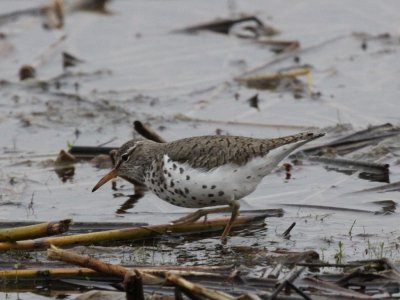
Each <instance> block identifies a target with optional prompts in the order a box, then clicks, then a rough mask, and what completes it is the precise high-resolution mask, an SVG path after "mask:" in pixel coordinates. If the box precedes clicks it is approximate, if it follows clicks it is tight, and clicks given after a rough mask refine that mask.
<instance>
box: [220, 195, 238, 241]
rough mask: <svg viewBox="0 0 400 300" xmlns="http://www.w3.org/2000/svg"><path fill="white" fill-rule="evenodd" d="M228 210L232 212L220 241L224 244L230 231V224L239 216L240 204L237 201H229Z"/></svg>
mask: <svg viewBox="0 0 400 300" xmlns="http://www.w3.org/2000/svg"><path fill="white" fill-rule="evenodd" d="M229 208H230V210H231V211H232V215H231V218H230V219H229V222H228V224H226V226H225V229H224V232H223V233H222V235H221V241H222V242H223V243H226V237H227V236H228V234H229V232H230V231H231V228H232V224H233V222H235V220H236V218H237V216H238V215H239V209H240V203H239V201H237V200H231V202H230V203H229Z"/></svg>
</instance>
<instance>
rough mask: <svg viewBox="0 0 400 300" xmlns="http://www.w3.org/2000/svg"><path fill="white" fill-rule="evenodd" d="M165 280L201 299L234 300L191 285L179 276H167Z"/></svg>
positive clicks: (218, 292) (231, 297) (214, 291)
mask: <svg viewBox="0 0 400 300" xmlns="http://www.w3.org/2000/svg"><path fill="white" fill-rule="evenodd" d="M166 280H167V282H168V283H170V284H173V285H175V286H178V287H180V288H182V289H183V290H188V291H190V292H191V293H193V294H195V295H199V296H201V297H206V298H207V299H211V300H234V299H235V297H233V296H231V295H228V294H226V293H224V292H221V291H217V290H211V289H208V288H205V287H203V286H201V285H199V284H195V283H192V282H190V281H188V280H186V279H183V278H182V277H180V276H176V275H174V274H167V277H166Z"/></svg>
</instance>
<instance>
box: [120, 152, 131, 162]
mask: <svg viewBox="0 0 400 300" xmlns="http://www.w3.org/2000/svg"><path fill="white" fill-rule="evenodd" d="M128 158H129V155H128V153H124V154H122V155H121V159H122V161H127V160H128Z"/></svg>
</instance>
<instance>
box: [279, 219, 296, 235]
mask: <svg viewBox="0 0 400 300" xmlns="http://www.w3.org/2000/svg"><path fill="white" fill-rule="evenodd" d="M294 226H296V222H293V223H292V225H290V226H289V228H288V229H286V230H285V231H284V232H283V233H282V236H283V237H287V236H288V235H290V232H291V231H292V229H293V228H294Z"/></svg>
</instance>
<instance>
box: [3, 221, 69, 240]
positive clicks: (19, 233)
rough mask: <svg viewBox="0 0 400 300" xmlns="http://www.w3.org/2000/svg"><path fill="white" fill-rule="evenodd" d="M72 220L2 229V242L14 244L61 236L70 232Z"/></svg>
mask: <svg viewBox="0 0 400 300" xmlns="http://www.w3.org/2000/svg"><path fill="white" fill-rule="evenodd" d="M71 223H72V220H71V219H67V220H61V221H57V222H47V223H41V224H36V225H29V226H22V227H15V228H4V229H0V242H14V241H20V240H26V239H32V238H39V237H43V236H49V235H55V234H60V233H64V232H66V231H68V229H69V226H70V225H71Z"/></svg>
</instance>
